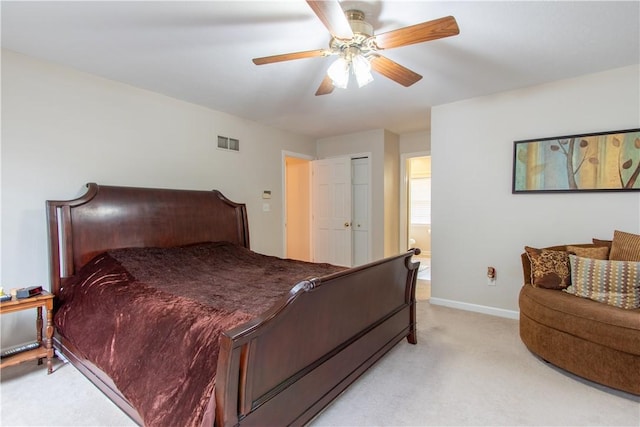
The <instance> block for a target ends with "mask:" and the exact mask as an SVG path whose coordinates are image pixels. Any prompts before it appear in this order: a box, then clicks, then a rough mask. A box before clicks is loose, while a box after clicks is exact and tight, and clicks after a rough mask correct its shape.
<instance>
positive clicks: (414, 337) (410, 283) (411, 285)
mask: <svg viewBox="0 0 640 427" xmlns="http://www.w3.org/2000/svg"><path fill="white" fill-rule="evenodd" d="M420 252H421V251H420V249H419V248H413V249H410V250H409V253H410V254H411V255H410V256H408V257H407V258H406V264H407V269H408V270H409V274H408V275H407V291H408V294H409V295H408V302H409V334H408V335H407V341H408V342H409V343H410V344H417V343H418V331H417V326H416V325H417V322H416V281H417V279H418V268H419V267H420V263H419V262H413V261H412V260H411V258H412V256H414V255H420Z"/></svg>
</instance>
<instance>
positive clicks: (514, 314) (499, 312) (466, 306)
mask: <svg viewBox="0 0 640 427" xmlns="http://www.w3.org/2000/svg"><path fill="white" fill-rule="evenodd" d="M429 302H430V303H431V304H433V305H442V306H445V307H451V308H457V309H460V310H466V311H474V312H476V313H482V314H489V315H491V316H498V317H506V318H507V319H516V320H517V319H519V318H520V312H519V311H514V310H505V309H503V308H496V307H489V306H486V305H478V304H470V303H468V302H461V301H453V300H449V299H443V298H433V297H431V298H429Z"/></svg>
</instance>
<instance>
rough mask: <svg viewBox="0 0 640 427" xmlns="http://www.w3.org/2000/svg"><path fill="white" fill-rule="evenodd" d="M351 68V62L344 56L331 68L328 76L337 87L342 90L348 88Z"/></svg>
mask: <svg viewBox="0 0 640 427" xmlns="http://www.w3.org/2000/svg"><path fill="white" fill-rule="evenodd" d="M349 68H350V64H349V62H348V61H347V60H346V59H345V58H343V57H342V56H341V57H339V58H338V59H336V60H335V61H334V62H333V64H331V65H330V66H329V69H328V70H327V75H328V76H329V77H330V78H331V81H333V85H334V86H335V87H338V88H340V89H346V88H347V84H349Z"/></svg>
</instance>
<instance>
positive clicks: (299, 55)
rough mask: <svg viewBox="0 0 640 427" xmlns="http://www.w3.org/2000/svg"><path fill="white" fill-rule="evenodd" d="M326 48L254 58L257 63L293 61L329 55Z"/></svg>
mask: <svg viewBox="0 0 640 427" xmlns="http://www.w3.org/2000/svg"><path fill="white" fill-rule="evenodd" d="M328 54H329V53H327V50H326V49H316V50H305V51H303V52H292V53H283V54H281V55H272V56H263V57H262V58H253V63H254V64H256V65H264V64H273V63H274V62H282V61H291V60H294V59H304V58H316V57H318V56H327V55H328Z"/></svg>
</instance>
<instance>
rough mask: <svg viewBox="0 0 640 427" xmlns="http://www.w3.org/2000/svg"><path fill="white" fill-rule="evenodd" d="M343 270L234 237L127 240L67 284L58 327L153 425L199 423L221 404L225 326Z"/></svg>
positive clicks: (57, 312) (250, 317) (195, 424)
mask: <svg viewBox="0 0 640 427" xmlns="http://www.w3.org/2000/svg"><path fill="white" fill-rule="evenodd" d="M340 270H343V268H342V267H336V266H331V265H328V264H312V263H306V262H301V261H293V260H284V259H280V258H276V257H271V256H265V255H260V254H257V253H254V252H251V251H249V250H248V249H246V248H243V247H240V246H236V245H232V244H229V243H221V242H217V243H207V244H201V245H193V246H188V247H183V248H168V249H160V248H135V249H120V250H116V251H112V252H109V253H105V254H101V255H99V256H97V257H96V258H94V259H93V260H92V261H91V262H89V263H88V264H87V265H85V266H84V267H83V268H82V269H81V270H80V271H79V272H78V274H77V275H76V276H75V277H74V278H73V279H72V281H70V282H68V283H66V284H65V286H64V288H63V289H62V291H61V293H60V306H59V308H58V309H57V311H56V314H55V324H56V327H57V330H58V332H59V333H60V334H61V335H62V336H64V337H65V338H66V339H67V340H68V341H69V342H70V343H71V344H72V345H73V346H75V347H76V349H77V350H78V352H79V353H81V354H80V356H82V357H84V358H86V359H87V360H89V361H91V362H92V363H94V364H95V365H96V366H98V367H99V368H100V369H101V370H102V371H104V372H105V373H107V374H108V375H109V376H110V377H111V379H112V380H113V382H114V383H115V385H116V386H117V387H118V389H119V390H120V391H121V393H122V394H123V395H124V396H125V397H126V398H127V399H128V400H129V402H130V403H131V404H132V405H133V406H134V407H135V408H136V409H137V411H138V413H139V414H140V416H141V417H142V418H143V420H144V423H145V425H147V426H197V425H200V423H201V421H202V419H203V416H204V414H205V412H207V411H211V410H212V409H213V408H214V407H215V406H214V405H215V403H214V396H213V390H214V385H215V374H216V367H217V361H218V339H219V336H220V334H221V333H222V332H223V331H225V330H228V329H231V328H233V327H235V326H238V325H240V324H242V323H244V322H246V321H248V320H250V319H252V318H255V317H256V316H258V315H259V314H261V313H263V312H264V311H266V310H268V309H269V308H271V307H272V306H273V305H274V304H275V303H276V302H277V301H278V300H279V299H280V298H282V297H284V296H285V295H286V294H287V293H288V292H289V290H290V289H291V288H292V287H293V286H294V285H295V284H296V283H297V282H299V281H301V280H303V279H305V278H309V277H322V276H324V275H327V274H330V273H333V272H336V271H340Z"/></svg>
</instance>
